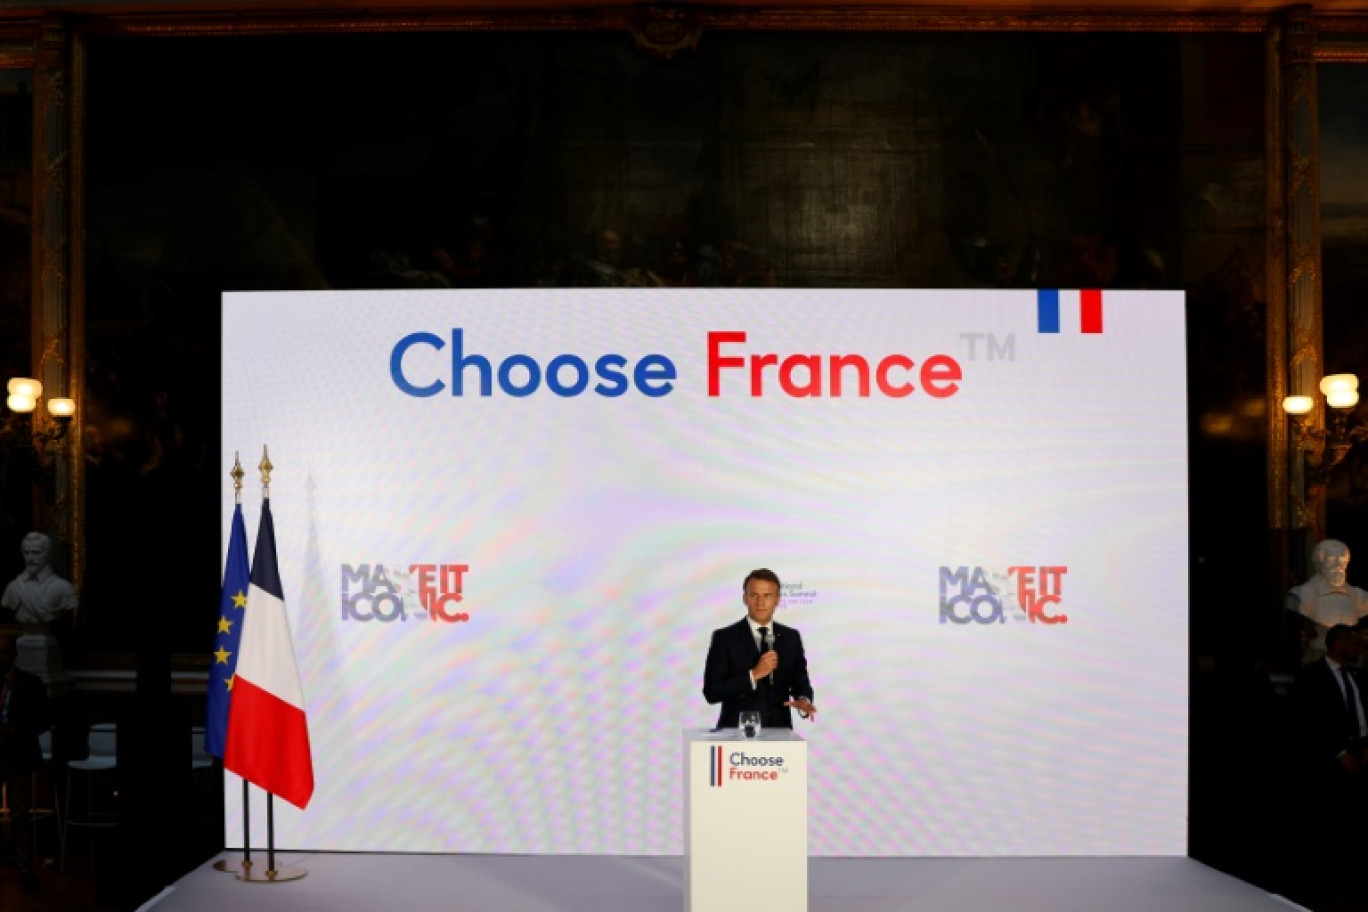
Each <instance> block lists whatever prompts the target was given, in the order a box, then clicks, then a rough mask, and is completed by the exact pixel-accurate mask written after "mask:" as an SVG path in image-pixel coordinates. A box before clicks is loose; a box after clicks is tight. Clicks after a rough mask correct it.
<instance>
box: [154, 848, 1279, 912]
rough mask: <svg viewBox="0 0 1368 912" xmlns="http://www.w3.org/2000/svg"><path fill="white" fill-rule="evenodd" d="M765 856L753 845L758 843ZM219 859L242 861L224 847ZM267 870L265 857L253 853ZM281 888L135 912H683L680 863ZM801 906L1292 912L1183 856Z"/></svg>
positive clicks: (498, 868)
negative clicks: (411, 911) (413, 911)
mask: <svg viewBox="0 0 1368 912" xmlns="http://www.w3.org/2000/svg"><path fill="white" fill-rule="evenodd" d="M756 848H757V854H758V855H760V854H763V841H759V842H757V844H756ZM227 857H238V856H236V855H229V856H227ZM253 858H254V860H256V861H257V863H258V864H261V865H264V863H265V860H266V856H265V853H259V854H258V853H256V852H254V853H253ZM277 864H280V865H299V866H302V867H304V868H306V869H307V870H308V874H307V876H305V877H304V878H303V879H301V880H297V881H294V882H291V883H278V884H256V883H243V882H241V881H239V880H237V878H235V877H234V876H233V875H231V874H223V873H220V872H218V871H215V870H213V868H212V867H211V866H210V865H209V864H205V865H204V866H203V867H202V868H200V869H198V870H196V871H193V872H191V873H190V874H188V875H186V876H185V877H184V878H182V879H181V880H180V881H178V882H177V883H176V884H174V885H173V886H171V887H169V888H168V889H167V891H166V892H164V893H163V894H161V895H160V896H159V897H157V898H156V899H153V900H151V901H150V902H148V903H147V904H146V905H144V906H143V910H144V912H241V910H242V909H250V910H252V912H277V910H279V912H312V910H317V912H348V910H367V912H369V910H375V909H388V910H401V909H442V910H445V912H682V910H683V908H684V862H683V859H682V858H678V857H673V858H659V857H651V858H632V857H603V856H507V855H371V854H338V853H316V854H300V853H297V852H288V853H285V852H283V853H279V854H278V855H277ZM809 864H810V867H809V885H810V897H809V909H810V912H1001V910H1003V909H1010V910H1012V912H1288V910H1289V909H1298V908H1301V907H1299V906H1296V905H1294V904H1293V903H1291V902H1289V901H1288V900H1285V899H1282V898H1281V897H1278V896H1273V895H1271V894H1269V893H1266V892H1264V891H1263V890H1260V889H1258V888H1257V887H1253V886H1250V885H1249V884H1247V883H1245V882H1243V881H1240V880H1236V879H1235V878H1233V877H1229V876H1227V875H1225V874H1221V873H1219V872H1218V871H1215V870H1213V869H1211V868H1209V867H1207V866H1205V865H1203V864H1201V863H1199V862H1196V861H1193V860H1191V859H1189V858H816V859H812V860H811V861H810V862H809Z"/></svg>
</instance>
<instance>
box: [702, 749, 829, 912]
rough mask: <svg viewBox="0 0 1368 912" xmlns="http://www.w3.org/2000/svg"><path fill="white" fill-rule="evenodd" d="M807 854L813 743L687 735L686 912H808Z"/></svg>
mask: <svg viewBox="0 0 1368 912" xmlns="http://www.w3.org/2000/svg"><path fill="white" fill-rule="evenodd" d="M807 847H808V840H807V742H805V741H804V740H803V739H802V738H800V737H798V736H797V735H795V734H794V733H793V732H792V731H790V730H789V729H776V730H774V731H766V732H763V733H762V735H761V736H760V737H759V738H753V739H746V738H742V737H740V735H739V734H738V732H737V731H736V729H724V730H722V731H720V732H710V731H699V730H697V729H686V730H685V732H684V863H685V868H686V871H685V885H684V909H685V912H755V910H757V909H763V910H764V912H807V907H808V853H807Z"/></svg>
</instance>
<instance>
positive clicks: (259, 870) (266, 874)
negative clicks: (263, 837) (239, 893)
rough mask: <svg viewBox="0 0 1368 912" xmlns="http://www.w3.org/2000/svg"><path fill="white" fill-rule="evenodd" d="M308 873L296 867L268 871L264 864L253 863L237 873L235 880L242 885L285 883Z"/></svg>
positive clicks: (284, 866) (283, 866)
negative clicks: (242, 883)
mask: <svg viewBox="0 0 1368 912" xmlns="http://www.w3.org/2000/svg"><path fill="white" fill-rule="evenodd" d="M308 873H309V872H308V870H307V869H305V868H301V867H298V866H296V865H281V866H280V867H278V868H276V869H275V870H274V871H269V870H267V869H266V866H265V865H264V864H260V863H254V864H253V865H252V866H251V867H250V868H245V869H243V870H241V871H238V874H237V879H238V880H240V881H242V882H244V883H287V882H289V881H291V880H299V878H301V877H303V876H304V875H305V874H308Z"/></svg>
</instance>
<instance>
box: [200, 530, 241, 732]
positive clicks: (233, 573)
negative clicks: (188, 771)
mask: <svg viewBox="0 0 1368 912" xmlns="http://www.w3.org/2000/svg"><path fill="white" fill-rule="evenodd" d="M251 578H252V571H251V568H250V567H249V566H248V564H247V525H246V524H245V523H244V522H243V521H242V504H237V505H236V506H235V507H233V529H232V531H231V532H230V533H229V535H228V561H227V563H226V564H225V566H224V568H223V595H222V596H221V597H220V598H219V617H218V632H217V633H216V634H215V635H214V654H213V655H212V656H211V657H210V659H209V705H208V707H207V709H206V710H205V717H204V749H205V750H207V751H208V752H209V753H211V754H213V755H214V756H215V757H218V758H219V759H223V751H224V748H225V747H226V745H227V743H228V704H229V703H230V702H232V699H233V672H234V670H236V668H237V658H238V656H237V654H238V640H240V639H241V638H242V615H243V613H244V612H245V611H246V609H247V585H248V583H249V582H250V581H251Z"/></svg>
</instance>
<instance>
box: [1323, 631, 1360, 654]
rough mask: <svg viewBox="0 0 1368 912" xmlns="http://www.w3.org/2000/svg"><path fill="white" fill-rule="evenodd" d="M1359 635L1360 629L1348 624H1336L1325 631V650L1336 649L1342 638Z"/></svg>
mask: <svg viewBox="0 0 1368 912" xmlns="http://www.w3.org/2000/svg"><path fill="white" fill-rule="evenodd" d="M1355 636H1358V631H1357V630H1356V629H1354V628H1353V627H1350V626H1349V625H1348V624H1336V625H1335V626H1334V627H1331V628H1330V629H1329V630H1327V631H1326V632H1325V651H1326V652H1329V651H1330V650H1332V649H1334V648H1335V646H1336V645H1337V644H1338V643H1339V642H1340V640H1347V639H1349V638H1350V637H1355Z"/></svg>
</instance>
